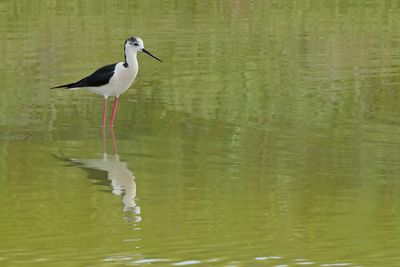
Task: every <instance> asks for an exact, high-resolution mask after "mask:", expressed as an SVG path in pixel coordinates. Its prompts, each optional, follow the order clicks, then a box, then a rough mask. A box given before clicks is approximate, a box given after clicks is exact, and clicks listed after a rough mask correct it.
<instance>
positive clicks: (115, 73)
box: [53, 37, 162, 127]
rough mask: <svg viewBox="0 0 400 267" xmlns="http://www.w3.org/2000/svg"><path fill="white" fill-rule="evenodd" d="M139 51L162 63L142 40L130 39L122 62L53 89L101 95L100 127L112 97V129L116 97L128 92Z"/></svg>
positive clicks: (134, 74)
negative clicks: (101, 115)
mask: <svg viewBox="0 0 400 267" xmlns="http://www.w3.org/2000/svg"><path fill="white" fill-rule="evenodd" d="M139 51H141V52H144V53H146V54H148V55H149V56H151V57H153V58H155V59H156V60H158V61H160V62H162V61H161V59H159V58H157V57H156V56H154V55H153V54H151V53H150V52H149V51H147V50H146V49H145V48H144V44H143V41H142V39H140V38H139V37H130V38H128V39H127V40H126V41H125V44H124V54H125V61H124V62H119V63H115V64H110V65H107V66H104V67H101V68H99V69H98V70H96V71H95V72H93V73H92V74H90V75H88V76H86V77H85V78H83V79H81V80H79V81H77V82H73V83H69V84H64V85H60V86H56V87H53V88H66V89H70V90H75V89H80V88H86V89H88V90H89V91H91V92H94V93H97V94H101V95H103V96H104V109H103V123H102V127H104V125H105V116H106V105H107V98H108V97H109V96H114V97H115V99H114V107H113V112H112V115H111V120H110V126H111V127H112V126H113V123H114V118H115V112H116V108H117V103H118V97H119V95H120V94H122V93H124V92H125V91H126V90H128V88H129V87H130V86H131V84H132V83H133V81H134V80H135V78H136V75H137V73H138V70H139V65H138V61H137V52H139Z"/></svg>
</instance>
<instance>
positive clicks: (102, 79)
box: [52, 63, 117, 89]
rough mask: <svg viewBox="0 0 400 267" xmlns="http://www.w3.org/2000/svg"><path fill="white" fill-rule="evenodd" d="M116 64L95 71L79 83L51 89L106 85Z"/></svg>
mask: <svg viewBox="0 0 400 267" xmlns="http://www.w3.org/2000/svg"><path fill="white" fill-rule="evenodd" d="M116 65H117V63H114V64H110V65H107V66H104V67H101V68H100V69H98V70H96V71H95V72H93V73H92V74H90V75H89V76H86V77H85V78H83V79H82V80H80V81H77V82H74V83H69V84H64V85H60V86H56V87H53V88H52V89H54V88H78V87H98V86H102V85H105V84H107V83H108V82H109V81H110V79H111V77H112V76H113V75H114V72H115V66H116Z"/></svg>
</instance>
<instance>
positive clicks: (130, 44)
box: [125, 37, 162, 62]
mask: <svg viewBox="0 0 400 267" xmlns="http://www.w3.org/2000/svg"><path fill="white" fill-rule="evenodd" d="M125 50H133V51H135V52H139V51H140V52H143V53H145V54H147V55H149V56H151V57H152V58H154V59H157V60H158V61H160V62H162V60H161V59H159V58H158V57H156V56H155V55H153V54H152V53H150V52H149V51H148V50H146V49H144V44H143V40H142V39H140V38H139V37H129V38H128V39H127V40H126V41H125Z"/></svg>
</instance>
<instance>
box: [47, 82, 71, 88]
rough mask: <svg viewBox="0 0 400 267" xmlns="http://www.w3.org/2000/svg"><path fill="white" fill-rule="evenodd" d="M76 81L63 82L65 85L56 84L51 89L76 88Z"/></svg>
mask: <svg viewBox="0 0 400 267" xmlns="http://www.w3.org/2000/svg"><path fill="white" fill-rule="evenodd" d="M76 84H77V83H76V82H75V83H69V84H63V85H59V86H55V87H51V88H50V89H57V88H66V89H69V88H75V87H76Z"/></svg>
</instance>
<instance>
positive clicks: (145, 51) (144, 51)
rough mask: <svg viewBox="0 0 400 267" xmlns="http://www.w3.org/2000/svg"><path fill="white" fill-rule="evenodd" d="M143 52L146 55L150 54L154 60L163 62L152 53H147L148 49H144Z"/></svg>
mask: <svg viewBox="0 0 400 267" xmlns="http://www.w3.org/2000/svg"><path fill="white" fill-rule="evenodd" d="M142 52H143V53H145V54H148V55H149V56H151V57H152V58H154V59H157V60H158V61H160V62H162V60H161V59H159V58H158V57H156V56H155V55H153V54H152V53H150V52H149V51H147V50H146V49H144V48H143V49H142Z"/></svg>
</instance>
